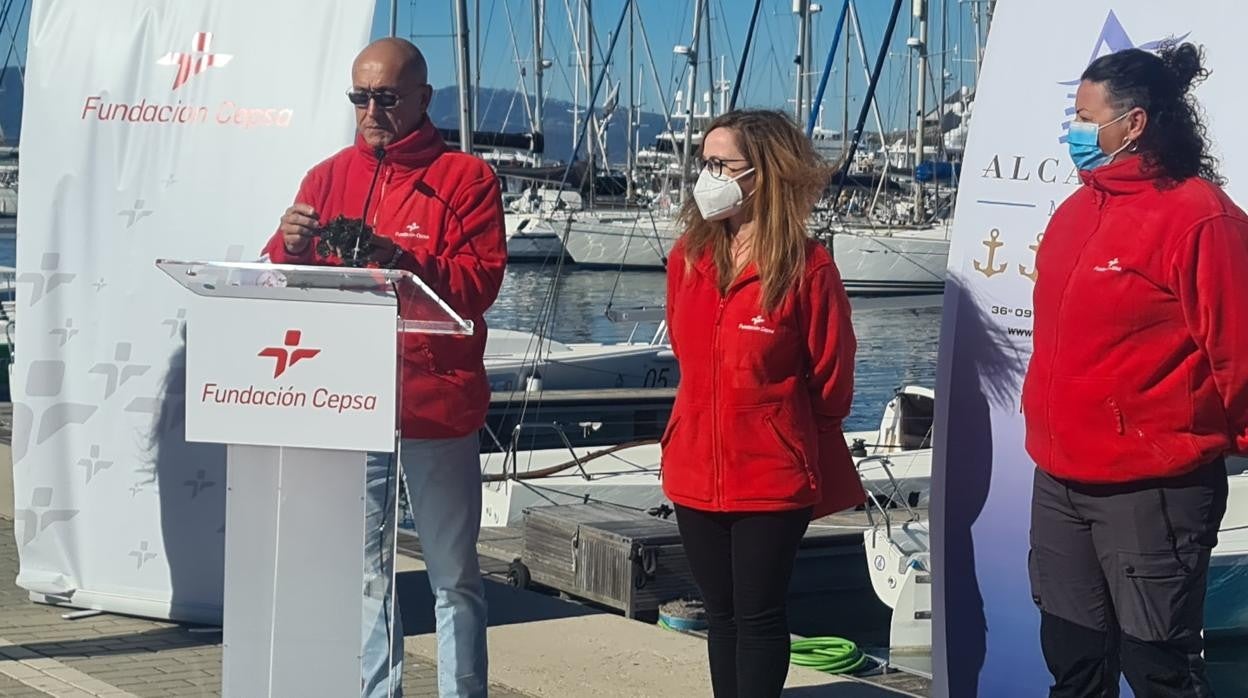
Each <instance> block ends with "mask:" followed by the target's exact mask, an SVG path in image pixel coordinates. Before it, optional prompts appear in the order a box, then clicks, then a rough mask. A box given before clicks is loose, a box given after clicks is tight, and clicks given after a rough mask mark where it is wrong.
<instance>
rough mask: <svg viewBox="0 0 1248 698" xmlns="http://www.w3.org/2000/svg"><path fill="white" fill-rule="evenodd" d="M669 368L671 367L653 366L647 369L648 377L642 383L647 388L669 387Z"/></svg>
mask: <svg viewBox="0 0 1248 698" xmlns="http://www.w3.org/2000/svg"><path fill="white" fill-rule="evenodd" d="M669 370H670V369H667V368H660V369H653V368H652V369H650V370H649V371H646V379H645V381H644V382H643V383H642V385H643V386H644V387H646V388H666V387H667V372H668V371H669Z"/></svg>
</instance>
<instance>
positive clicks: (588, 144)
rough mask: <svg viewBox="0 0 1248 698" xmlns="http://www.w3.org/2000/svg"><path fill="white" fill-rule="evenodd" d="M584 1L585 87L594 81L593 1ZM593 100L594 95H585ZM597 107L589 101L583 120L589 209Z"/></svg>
mask: <svg viewBox="0 0 1248 698" xmlns="http://www.w3.org/2000/svg"><path fill="white" fill-rule="evenodd" d="M584 1H585V10H584V17H585V24H584V26H585V85H586V87H587V88H588V86H589V85H590V84H591V83H593V81H594V2H593V0H584ZM586 96H587V97H589V98H590V100H593V99H594V97H595V95H588V94H587V95H586ZM595 106H597V105H595V104H594V102H593V101H590V103H589V106H588V107H587V109H586V113H587V115H588V117H589V118H587V119H586V120H585V129H586V131H585V135H586V139H585V159H586V161H587V162H586V164H587V165H588V166H589V208H591V209H592V208H593V207H594V186H595V181H596V177H595V172H594V170H595V167H594V160H595V159H596V157H595V155H596V153H597V144H598V117H597V115H595V114H594V107H595Z"/></svg>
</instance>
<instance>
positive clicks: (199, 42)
mask: <svg viewBox="0 0 1248 698" xmlns="http://www.w3.org/2000/svg"><path fill="white" fill-rule="evenodd" d="M211 46H212V32H195V35H194V36H192V37H191V52H190V53H179V52H176V51H170V52H169V53H166V54H165V55H163V56H161V57H160V58H159V59H157V61H156V63H157V64H158V65H173V66H177V67H178V74H177V75H175V76H174V77H173V88H172V89H175V90H176V89H178V88H179V87H181V86H183V85H185V84H186V83H187V81H188V80H190V79H191V78H193V77H195V76H196V75H199V74H200V73H202V72H204V71H205V70H208V69H209V68H220V67H222V66H224V65H225V64H227V63H229V62H230V61H231V60H233V59H234V56H233V54H229V53H209V52H208V50H209V48H211Z"/></svg>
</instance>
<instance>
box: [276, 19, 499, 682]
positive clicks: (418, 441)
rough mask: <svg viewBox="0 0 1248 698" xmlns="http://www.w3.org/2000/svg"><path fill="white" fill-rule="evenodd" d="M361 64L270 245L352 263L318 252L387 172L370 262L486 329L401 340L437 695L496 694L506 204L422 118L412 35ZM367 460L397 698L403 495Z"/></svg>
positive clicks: (381, 604) (372, 664) (370, 207)
mask: <svg viewBox="0 0 1248 698" xmlns="http://www.w3.org/2000/svg"><path fill="white" fill-rule="evenodd" d="M351 72H352V83H353V85H352V89H351V91H350V92H349V93H348V95H347V96H348V98H349V99H350V101H351V103H352V104H353V105H355V114H356V125H357V131H358V133H357V136H356V139H355V144H354V145H352V146H350V147H347V148H346V149H344V150H342V151H341V152H339V153H337V154H336V155H334V156H332V157H330V158H329V159H328V160H325V161H324V162H322V163H320V164H319V165H317V166H316V167H313V168H312V170H311V171H309V172H308V174H307V176H306V177H304V179H303V184H302V185H301V186H300V187H299V193H298V195H297V196H296V197H295V203H294V204H293V205H292V206H291V207H290V208H289V209H287V210H286V213H285V215H284V216H282V222H281V227H280V228H279V229H278V232H277V233H276V234H275V235H274V236H273V238H272V239H271V240H270V241H269V243H268V245H267V247H266V248H265V253H266V255H267V256H268V258H269V259H270V261H273V262H276V263H287V264H338V263H340V261H339V260H337V259H335V258H332V257H330V258H326V257H321V256H320V255H319V254H318V253H317V250H316V244H315V243H316V233H315V231H316V229H317V228H318V227H319V226H321V225H323V224H324V223H327V222H328V221H330V220H332V219H333V218H335V217H337V216H339V215H343V216H346V217H348V218H358V217H360V216H361V215H363V213H362V212H363V211H364V210H365V199H366V198H367V197H368V193H369V190H370V188H372V187H371V186H370V185H371V184H372V183H373V181H374V178H375V179H376V185H375V188H374V190H373V194H372V197H371V199H369V200H368V203H367V218H368V220H367V221H366V222H367V224H368V225H369V226H370V227H371V228H372V229H373V231H374V232H375V233H376V235H377V236H378V249H377V250H376V251H375V252H374V253H373V255H372V257H371V259H372V261H373V262H375V263H376V264H378V265H379V266H384V267H390V268H398V269H406V270H408V271H411V272H412V273H414V274H416V275H417V276H419V277H420V278H421V279H422V280H423V281H424V282H425V283H427V284H428V285H429V286H430V287H432V288H433V290H434V291H435V292H437V293H438V294H439V295H440V296H441V297H442V298H443V299H445V300H446V301H447V302H448V303H449V304H450V306H451V307H452V308H453V309H454V310H455V311H456V312H457V313H459V314H460V315H461V316H462V317H464V318H466V319H470V320H472V322H473V323H474V325H475V327H476V332H475V333H474V334H473V335H472V336H471V337H468V338H461V337H440V336H433V335H414V334H408V335H405V336H404V338H403V349H402V357H401V358H402V363H401V371H402V381H403V404H402V406H401V410H402V435H403V442H402V445H401V449H400V454H401V458H400V460H401V462H402V466H403V475H404V478H405V480H406V482H407V487H408V495H409V496H408V501H409V503H410V504H411V508H412V514H413V517H414V518H415V522H416V530H417V533H418V534H419V535H420V540H421V547H422V549H423V552H424V559H425V563H426V565H427V567H428V572H429V583H430V586H431V587H432V588H433V593H434V596H435V599H436V606H435V615H436V618H437V634H438V688H439V693H440V694H441V695H442V696H474V697H475V696H484V695H486V664H487V662H486V643H485V626H486V609H485V597H484V593H483V589H482V585H481V573H480V569H479V567H478V562H477V553H476V543H477V531H478V529H479V524H480V517H481V478H480V465H479V460H478V451H479V444H478V441H477V432H478V430H479V429H480V428H481V426H482V425H483V424H484V423H485V413H486V410H487V409H488V407H489V393H490V391H489V383H488V381H487V379H486V374H485V366H484V361H483V356H484V353H485V338H486V327H485V320H484V318H483V316H484V314H485V311H486V310H487V309H488V308H489V307H490V305H491V304H492V303H493V302H494V299H495V298H496V297H497V295H498V289H499V286H500V285H501V284H502V280H503V270H504V266H505V264H506V259H507V252H506V237H505V233H504V227H503V207H502V198H501V196H500V192H499V185H498V180H497V178H496V177H495V176H494V173H493V171H491V170H490V168H489V166H488V165H486V164H485V163H484V162H483V161H481V160H479V159H477V158H475V157H472V156H471V155H466V154H462V153H458V152H452V151H449V150H448V149H447V147H446V144H445V143H444V142H443V141H442V138H441V136H440V135H439V134H438V131H437V129H436V128H435V127H434V125H433V124H432V123H431V122H430V120H429V119H428V117H427V116H426V110H427V109H428V107H429V102H430V99H431V98H432V96H433V89H432V88H431V87H430V86H429V84H428V79H427V77H428V71H427V67H426V64H425V59H424V57H423V56H422V55H421V53H420V51H419V50H418V49H417V48H416V47H415V46H414V45H412V44H411V43H410V42H408V41H405V40H402V39H382V40H380V41H377V42H375V43H373V44H371V45H369V46H368V47H367V48H365V49H364V51H363V52H361V53H360V55H359V56H358V57H357V58H356V60H355V64H354V65H353V66H352V71H351ZM379 155H380V156H381V157H380V158H379V157H378V156H379ZM367 470H368V474H367V477H368V502H367V521H366V526H365V531H366V534H365V540H364V546H365V554H364V574H365V597H366V600H365V608H366V611H365V618H364V620H363V657H362V662H363V695H365V696H379V695H382V696H384V695H392V696H401V695H402V688H401V681H400V677H401V676H402V668H403V667H402V658H403V646H402V641H403V632H402V623H401V619H400V618H399V617H398V614H397V613H396V614H395V617H394V618H393V619H391V618H390V617H389V612H388V609H389V607H390V604H389V594H390V592H391V590H390V580H391V577H392V573H391V569H392V565H393V560H391V559H389V555H388V553H389V550H390V544H389V540H390V537H391V536H393V534H394V532H393V531H383V533H384V535H379V534H378V531H380V530H382V529H383V528H384V526H383V523H382V522H383V521H384V520H385V518H386V517H385V516H384V515H383V512H385V511H386V510H387V508H388V506H390V505H392V504H393V501H392V500H389V499H388V496H387V493H388V492H389V491H390V489H391V483H392V480H391V478H392V477H393V471H392V466H391V464H390V459H389V458H388V457H384V456H383V457H372V458H370V459H369V465H368V468H367Z"/></svg>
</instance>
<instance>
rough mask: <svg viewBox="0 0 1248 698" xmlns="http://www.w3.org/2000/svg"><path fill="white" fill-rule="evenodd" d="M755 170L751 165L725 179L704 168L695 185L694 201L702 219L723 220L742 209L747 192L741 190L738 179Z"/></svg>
mask: <svg viewBox="0 0 1248 698" xmlns="http://www.w3.org/2000/svg"><path fill="white" fill-rule="evenodd" d="M753 171H754V168H753V167H751V168H750V169H748V170H746V171H745V172H742V173H741V174H739V175H737V176H736V177H732V178H730V179H725V178H723V177H722V176H721V177H716V176H715V175H712V174H711V171H710V170H708V169H703V170H702V174H699V175H698V182H697V184H694V185H693V202H694V203H696V204H697V205H698V211H699V212H701V214H702V219H703V220H708V221H722V220H723V219H725V218H731V217H732V216H733V215H735V214H736V213H737V211H740V210H741V206H742V205H744V204H745V194H743V193H742V192H741V185H740V184H737V180H738V179H741V178H742V177H745V176H747V175H749V174H750V173H751V172H753ZM751 193H753V192H751Z"/></svg>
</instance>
